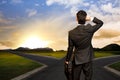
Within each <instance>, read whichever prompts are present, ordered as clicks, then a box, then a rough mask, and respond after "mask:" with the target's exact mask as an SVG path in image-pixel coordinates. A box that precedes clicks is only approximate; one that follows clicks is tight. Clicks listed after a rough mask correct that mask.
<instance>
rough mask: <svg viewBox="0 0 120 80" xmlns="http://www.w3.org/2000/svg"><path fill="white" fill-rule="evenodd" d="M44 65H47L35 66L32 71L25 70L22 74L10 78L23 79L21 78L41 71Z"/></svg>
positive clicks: (13, 79) (14, 79)
mask: <svg viewBox="0 0 120 80" xmlns="http://www.w3.org/2000/svg"><path fill="white" fill-rule="evenodd" d="M46 67H47V65H45V64H43V66H42V67H38V68H36V69H34V70H32V71H29V72H26V73H24V74H22V75H19V76H17V77H15V78H12V79H10V80H23V79H25V78H27V77H29V76H31V75H33V74H35V73H37V72H38V71H41V70H42V69H44V68H46Z"/></svg>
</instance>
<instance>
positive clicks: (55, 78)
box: [12, 52, 120, 80]
mask: <svg viewBox="0 0 120 80" xmlns="http://www.w3.org/2000/svg"><path fill="white" fill-rule="evenodd" d="M12 53H14V54H17V55H19V56H23V57H25V58H29V59H32V60H35V61H38V62H40V63H44V64H46V65H48V67H47V68H44V69H43V70H41V71H39V72H37V73H35V74H34V75H32V76H30V77H28V78H27V79H25V80H66V77H65V75H64V58H63V59H61V60H57V59H53V58H49V57H42V56H37V55H30V54H24V53H19V52H17V53H16V52H12ZM116 61H120V56H117V57H107V58H101V59H96V60H94V61H93V79H92V80H120V76H118V75H116V74H114V73H112V72H109V71H108V70H106V69H104V66H105V65H108V64H110V63H113V62H116ZM83 78H84V75H83V74H82V77H81V80H83Z"/></svg>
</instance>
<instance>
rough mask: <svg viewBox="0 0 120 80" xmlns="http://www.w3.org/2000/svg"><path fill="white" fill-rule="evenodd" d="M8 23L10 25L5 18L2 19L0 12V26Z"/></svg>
mask: <svg viewBox="0 0 120 80" xmlns="http://www.w3.org/2000/svg"><path fill="white" fill-rule="evenodd" d="M9 23H11V21H10V20H7V19H5V18H4V15H3V14H2V12H0V25H1V24H9Z"/></svg>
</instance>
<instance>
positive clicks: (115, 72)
mask: <svg viewBox="0 0 120 80" xmlns="http://www.w3.org/2000/svg"><path fill="white" fill-rule="evenodd" d="M112 64H114V63H112ZM109 65H111V64H108V65H106V66H104V68H105V69H106V70H108V71H110V72H112V73H114V74H116V75H118V76H120V71H118V70H115V69H114V68H110V67H108V66H109Z"/></svg>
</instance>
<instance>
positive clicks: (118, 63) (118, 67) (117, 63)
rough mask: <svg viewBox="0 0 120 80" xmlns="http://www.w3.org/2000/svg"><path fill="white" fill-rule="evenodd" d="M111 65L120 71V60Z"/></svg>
mask: <svg viewBox="0 0 120 80" xmlns="http://www.w3.org/2000/svg"><path fill="white" fill-rule="evenodd" d="M109 67H111V68H114V69H115V70H118V71H120V61H119V62H116V63H113V64H111V65H109Z"/></svg>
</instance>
